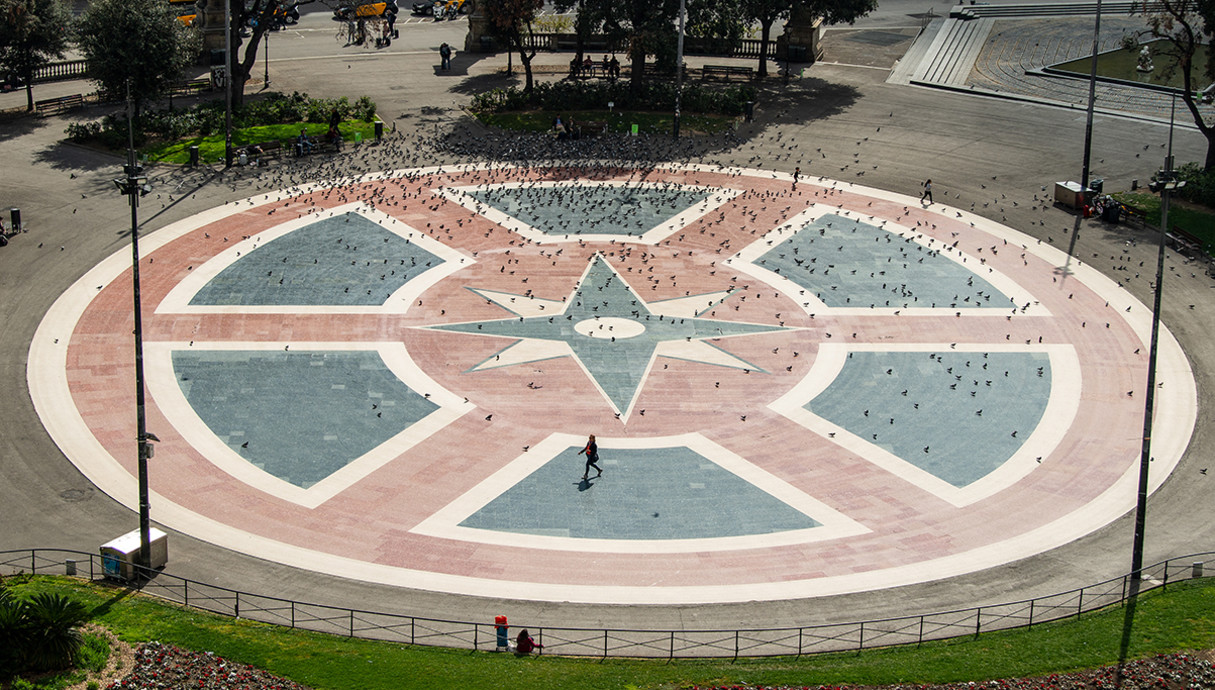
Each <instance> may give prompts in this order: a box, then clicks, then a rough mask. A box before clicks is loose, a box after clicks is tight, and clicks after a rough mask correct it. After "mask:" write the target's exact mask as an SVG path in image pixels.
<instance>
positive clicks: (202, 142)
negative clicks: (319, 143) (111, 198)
mask: <svg viewBox="0 0 1215 690" xmlns="http://www.w3.org/2000/svg"><path fill="white" fill-rule="evenodd" d="M301 128H303V129H306V130H308V136H310V137H321V136H324V135H325V133H326V132H328V131H329V126H328V125H327V124H325V123H319V122H308V123H304V122H296V123H293V124H286V125H261V126H258V127H246V128H244V129H234V130H232V145H233V146H245V145H247V144H260V143H261V142H264V141H273V140H275V139H277V140H279V141H281V142H283V144H284V148H286V147H289V146H290V143H289V140H291V139H294V138H296V137H298V136H299V134H300V129H301ZM338 131H339V132H341V133H342V138H343V139H345V140H346V141H354V140H355V138H356V135H357V136H358V137H361V138H362V140H364V141H368V140H370V139H373V138H374V137H375V123H374V122H362V121H355V120H348V121H346V122H343V123H342V124H340V125H338ZM191 146H198V152H199V155H200V157H201V158H202V160H203V162H204V163H215V162H217V161H221V160H223V159H224V135H223V133H220V134H210V135H208V136H205V137H191V138H189V139H179V140H177V141H171V142H165V143H162V144H159V145H153V146H148V147H145V148H143V149H141V150H140V154H142V155H145V156H147V157H148V160H152V161H159V162H163V163H177V164H180V165H185V164H186V163H188V162H190V147H191Z"/></svg>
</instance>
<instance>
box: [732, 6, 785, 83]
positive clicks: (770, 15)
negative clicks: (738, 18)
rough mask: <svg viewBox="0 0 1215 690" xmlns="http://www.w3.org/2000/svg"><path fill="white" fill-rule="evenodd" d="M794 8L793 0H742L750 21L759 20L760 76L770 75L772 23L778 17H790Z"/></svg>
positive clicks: (743, 9)
mask: <svg viewBox="0 0 1215 690" xmlns="http://www.w3.org/2000/svg"><path fill="white" fill-rule="evenodd" d="M792 9H793V0H742V11H743V15H744V16H745V17H746V18H747V19H748V20H750V21H753V22H759V30H760V33H759V76H760V78H761V79H762V78H763V77H766V76H768V43H769V42H770V41H771V38H772V25H773V24H774V23H776V21H777V20H778V19H788V17H789V12H790V10H792Z"/></svg>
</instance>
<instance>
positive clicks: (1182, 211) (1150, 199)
mask: <svg viewBox="0 0 1215 690" xmlns="http://www.w3.org/2000/svg"><path fill="white" fill-rule="evenodd" d="M1110 196H1112V197H1114V198H1115V199H1117V200H1118V201H1120V202H1122V203H1124V204H1126V205H1127V206H1130V207H1131V208H1133V209H1135V210H1136V211H1138V212H1139V213H1140V214H1142V215H1143V217H1144V219H1145V220H1146V221H1147V223H1148V225H1150V226H1152V227H1155V228H1158V227H1160V197H1159V196H1157V195H1155V194H1149V193H1146V192H1118V193H1115V194H1111V195H1110ZM1169 227H1170V228H1172V227H1179V228H1182V229H1183V230H1185V231H1186V232H1189V233H1191V234H1192V235H1194V236H1195V237H1197V238H1199V239H1201V240H1202V242H1203V249H1205V250H1206V252H1207V253H1208V254H1210V253H1212V250H1215V213H1211V212H1210V211H1201V210H1198V209H1194V208H1187V207H1184V206H1182V205H1180V204H1178V203H1177V200H1176V199H1173V203H1171V204H1169ZM1157 239H1159V236H1157Z"/></svg>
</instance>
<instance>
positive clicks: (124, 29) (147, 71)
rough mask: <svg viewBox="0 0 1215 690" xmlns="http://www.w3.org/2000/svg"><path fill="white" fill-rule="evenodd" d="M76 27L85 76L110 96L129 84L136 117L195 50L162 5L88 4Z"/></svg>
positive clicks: (195, 42)
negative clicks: (86, 69)
mask: <svg viewBox="0 0 1215 690" xmlns="http://www.w3.org/2000/svg"><path fill="white" fill-rule="evenodd" d="M77 28H78V33H79V45H80V51H81V52H82V53H83V54H84V58H85V60H87V61H88V66H89V75H90V76H91V77H92V79H93V80H94V81H96V82H97V83H98V85H100V86H101V89H102V90H103V91H106V92H108V93H111V94H125V93H126V88H127V85H128V84H130V87H131V98H132V100H133V101H134V103H135V114H136V115H138V114H139V113H140V112H141V110H142V107H143V104H144V103H145V102H147V101H150V100H154V99H156V98H159V97H160V96H162V95H164V94H165V93H166V92H168V90H169V89H170V88H172V86H173V85H174V84H175V83H176V82H177V81H178V80H179V79H180V78H181V74H182V71H183V70H185V68H186V67H187V66H188V65H189V64H190V63H191V62H193V60H194V58H195V57H196V56H197V55H198V50H199V45H200V44H199V37H198V33H197V32H196V31H194V30H193V29H190V28H188V27H185V26H183V25H182V23H181V22H179V21H177V17H176V15H175V14H174V13H173V10H172V8H171V7H170V6H169V3H167V2H165V1H164V0H94V1H93V2H90V3H89V6H88V9H86V10H85V12H84V15H83V16H82V17H81V18H80V23H79V25H78V27H77Z"/></svg>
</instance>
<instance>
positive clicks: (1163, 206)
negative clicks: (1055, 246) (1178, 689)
mask: <svg viewBox="0 0 1215 690" xmlns="http://www.w3.org/2000/svg"><path fill="white" fill-rule="evenodd" d="M1176 111H1177V94H1173V104H1172V107H1171V108H1170V109H1169V148H1168V154H1167V155H1165V158H1164V169H1163V170H1161V171H1159V172H1157V173H1156V179H1155V181H1153V182H1152V183H1151V184H1150V185H1149V187H1150V188H1151V190H1152V191H1159V192H1160V243H1159V245H1158V246H1157V248H1156V293H1155V301H1154V306H1153V307H1152V339H1151V342H1150V343H1149V344H1148V378H1147V394H1146V395H1145V396H1144V398H1145V402H1144V406H1143V452H1142V453H1141V454H1140V456H1139V494H1138V497H1137V500H1136V502H1135V539H1134V543H1133V544H1132V546H1131V596H1135V595H1136V594H1138V592H1139V581H1140V580H1141V579H1142V578H1143V573H1142V571H1143V532H1144V526H1145V524H1146V523H1147V497H1148V471H1149V469H1150V468H1151V463H1152V408H1153V405H1154V404H1155V400H1156V345H1157V342H1158V341H1159V339H1160V298H1161V294H1162V293H1161V290H1162V288H1161V281H1163V280H1164V238H1165V235H1166V234H1167V233H1168V230H1169V200H1170V198H1171V197H1172V196H1173V190H1174V189H1180V188H1181V187H1184V186H1185V182H1184V181H1182V182H1178V181H1177V174H1176V173H1175V172H1174V171H1173V117H1174V115H1175V114H1176Z"/></svg>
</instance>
